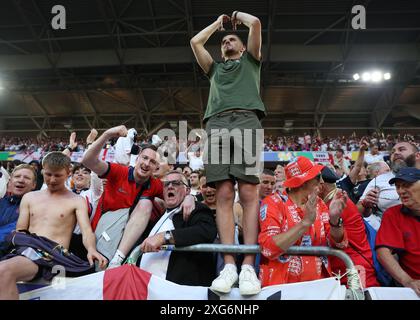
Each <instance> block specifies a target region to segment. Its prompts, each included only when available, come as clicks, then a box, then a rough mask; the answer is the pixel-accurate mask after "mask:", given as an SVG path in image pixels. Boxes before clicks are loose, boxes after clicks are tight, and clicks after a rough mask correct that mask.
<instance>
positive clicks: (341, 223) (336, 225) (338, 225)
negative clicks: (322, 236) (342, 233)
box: [329, 217, 343, 228]
mask: <svg viewBox="0 0 420 320" xmlns="http://www.w3.org/2000/svg"><path fill="white" fill-rule="evenodd" d="M329 222H330V226H331V227H333V228H340V227H342V226H343V218H341V217H340V218H338V223H337V224H333V223H331V220H330V221H329Z"/></svg>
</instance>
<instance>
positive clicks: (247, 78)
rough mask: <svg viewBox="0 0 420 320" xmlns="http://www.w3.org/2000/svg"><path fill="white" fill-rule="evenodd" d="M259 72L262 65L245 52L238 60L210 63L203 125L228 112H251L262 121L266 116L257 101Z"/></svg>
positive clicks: (258, 97) (258, 95)
mask: <svg viewBox="0 0 420 320" xmlns="http://www.w3.org/2000/svg"><path fill="white" fill-rule="evenodd" d="M260 71H261V62H260V61H258V60H256V59H255V58H254V57H253V56H252V55H251V54H250V53H247V52H244V54H243V55H242V57H241V58H240V59H237V60H227V61H225V62H213V64H212V66H211V68H210V71H209V73H208V74H207V76H208V77H209V79H210V92H209V100H208V102H207V109H206V113H205V115H204V121H206V120H208V119H209V118H210V117H211V116H214V115H216V114H218V113H220V112H223V111H227V110H229V109H244V110H254V111H256V113H257V115H258V117H259V118H260V119H261V118H263V117H264V116H265V115H266V112H265V107H264V104H263V102H262V100H261V97H260Z"/></svg>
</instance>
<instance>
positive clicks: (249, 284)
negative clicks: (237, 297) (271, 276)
mask: <svg viewBox="0 0 420 320" xmlns="http://www.w3.org/2000/svg"><path fill="white" fill-rule="evenodd" d="M260 291H261V282H260V280H258V278H257V275H256V274H255V270H254V268H253V267H252V266H251V265H249V264H244V265H242V268H241V273H240V274H239V293H240V294H241V295H243V296H249V295H254V294H258V293H260Z"/></svg>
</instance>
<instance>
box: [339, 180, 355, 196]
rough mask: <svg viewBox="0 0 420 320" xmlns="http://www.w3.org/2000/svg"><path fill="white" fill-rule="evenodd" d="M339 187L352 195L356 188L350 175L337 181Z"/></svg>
mask: <svg viewBox="0 0 420 320" xmlns="http://www.w3.org/2000/svg"><path fill="white" fill-rule="evenodd" d="M336 185H337V188H339V189H341V190H343V191H345V192H347V194H348V195H349V196H350V194H351V193H352V190H353V188H354V184H353V182H351V180H350V177H349V176H347V177H345V178H344V179H342V180H338V181H337V182H336Z"/></svg>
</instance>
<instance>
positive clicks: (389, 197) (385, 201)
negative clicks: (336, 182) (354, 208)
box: [360, 171, 401, 218]
mask: <svg viewBox="0 0 420 320" xmlns="http://www.w3.org/2000/svg"><path fill="white" fill-rule="evenodd" d="M394 176H395V175H394V173H393V172H392V171H391V172H386V173H383V174H381V175H379V176H377V177H376V178H375V179H372V180H371V181H370V182H369V184H368V185H367V187H366V189H365V191H364V192H363V195H362V196H361V197H360V200H363V199H365V198H366V194H367V193H368V192H369V191H370V190H372V189H373V188H375V186H376V187H377V188H379V199H378V209H379V210H378V212H377V213H376V215H378V216H379V217H381V218H382V214H383V213H384V212H385V210H386V209H388V208H390V207H393V206H396V205H398V204H401V201H400V197H399V196H398V193H397V190H396V188H395V185H390V184H389V180H391V179H392V178H394Z"/></svg>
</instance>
